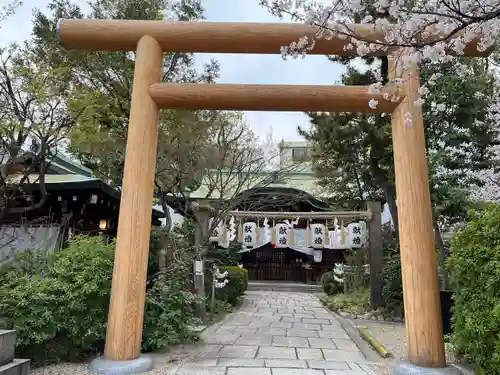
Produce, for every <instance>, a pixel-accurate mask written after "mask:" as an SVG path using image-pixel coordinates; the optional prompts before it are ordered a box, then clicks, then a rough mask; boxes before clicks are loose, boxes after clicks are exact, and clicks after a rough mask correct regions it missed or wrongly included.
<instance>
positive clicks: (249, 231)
mask: <svg viewBox="0 0 500 375" xmlns="http://www.w3.org/2000/svg"><path fill="white" fill-rule="evenodd" d="M242 244H243V246H245V247H254V246H255V245H256V244H257V224H255V223H252V222H246V223H244V224H243V238H242Z"/></svg>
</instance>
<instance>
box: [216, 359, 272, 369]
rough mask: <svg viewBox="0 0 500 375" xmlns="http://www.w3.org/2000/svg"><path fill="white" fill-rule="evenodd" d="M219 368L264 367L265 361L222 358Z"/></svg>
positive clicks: (218, 363)
mask: <svg viewBox="0 0 500 375" xmlns="http://www.w3.org/2000/svg"><path fill="white" fill-rule="evenodd" d="M217 365H218V366H226V367H264V366H265V363H264V360H263V359H255V358H253V359H244V358H220V359H219V362H217Z"/></svg>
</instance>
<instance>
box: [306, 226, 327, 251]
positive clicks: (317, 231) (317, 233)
mask: <svg viewBox="0 0 500 375" xmlns="http://www.w3.org/2000/svg"><path fill="white" fill-rule="evenodd" d="M310 228H311V247H324V246H325V242H326V241H325V240H326V235H325V226H324V225H323V224H311V225H310Z"/></svg>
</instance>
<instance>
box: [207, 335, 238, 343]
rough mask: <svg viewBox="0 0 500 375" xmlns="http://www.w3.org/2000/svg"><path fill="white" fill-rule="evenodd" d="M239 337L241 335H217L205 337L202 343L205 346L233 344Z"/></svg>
mask: <svg viewBox="0 0 500 375" xmlns="http://www.w3.org/2000/svg"><path fill="white" fill-rule="evenodd" d="M240 336H241V333H219V334H216V335H213V336H211V337H207V338H206V339H204V341H205V342H206V343H207V344H223V345H227V344H234V342H235V341H236V340H237V339H238V338H239V337H240Z"/></svg>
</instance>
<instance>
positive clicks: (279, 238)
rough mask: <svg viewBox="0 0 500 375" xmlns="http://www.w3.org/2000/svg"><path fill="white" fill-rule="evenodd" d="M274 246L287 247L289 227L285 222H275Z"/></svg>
mask: <svg viewBox="0 0 500 375" xmlns="http://www.w3.org/2000/svg"><path fill="white" fill-rule="evenodd" d="M274 230H275V231H276V244H275V245H276V247H288V242H289V232H290V228H288V225H286V224H276V226H275V227H274Z"/></svg>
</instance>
